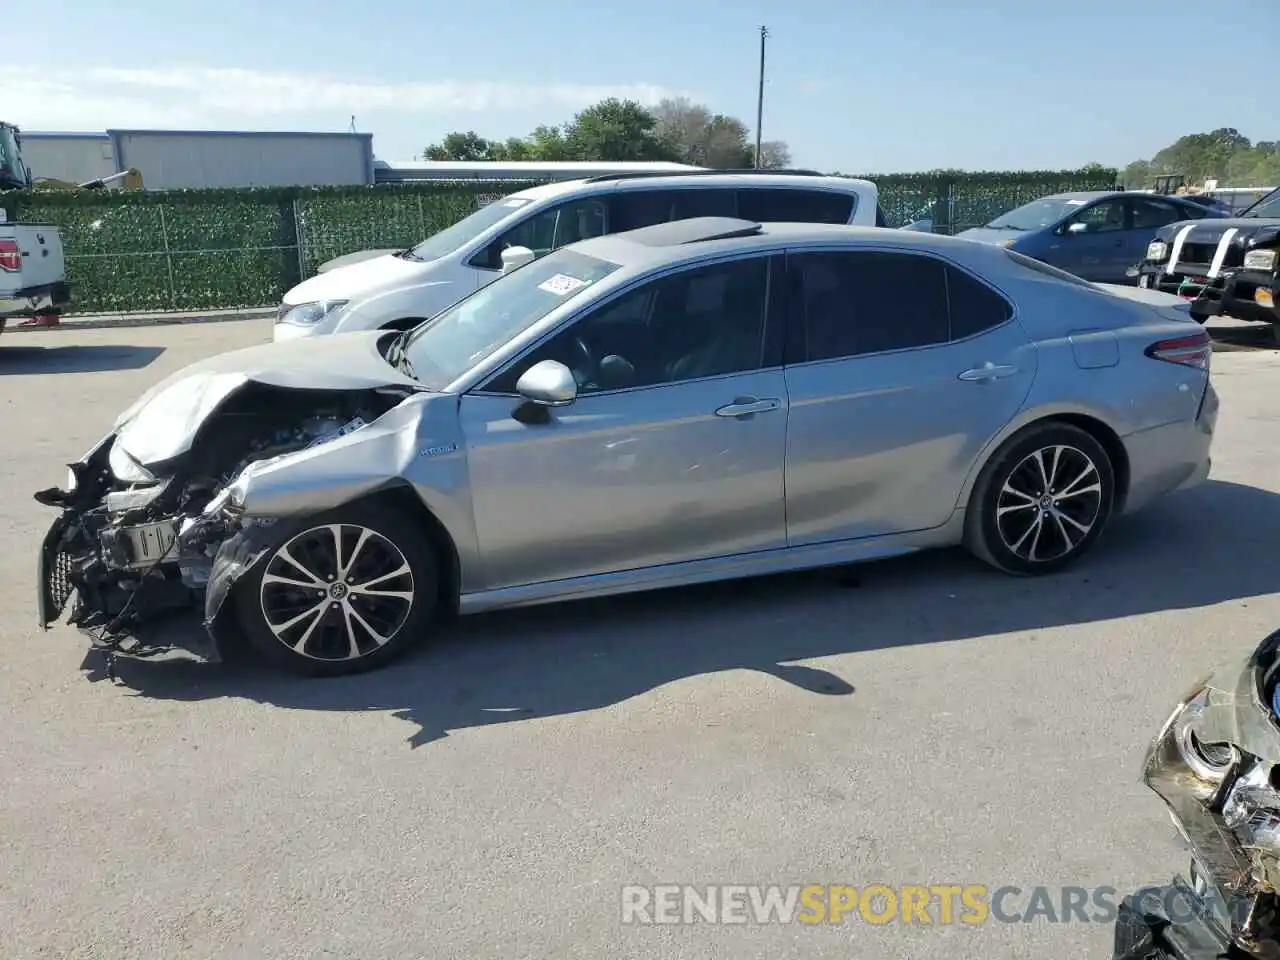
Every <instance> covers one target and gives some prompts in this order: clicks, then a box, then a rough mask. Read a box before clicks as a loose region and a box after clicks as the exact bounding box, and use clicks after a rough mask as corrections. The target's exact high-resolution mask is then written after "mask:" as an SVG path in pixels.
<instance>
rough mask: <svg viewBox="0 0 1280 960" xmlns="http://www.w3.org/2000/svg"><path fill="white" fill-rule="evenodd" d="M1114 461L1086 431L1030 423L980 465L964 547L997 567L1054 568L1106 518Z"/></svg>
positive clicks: (1077, 552)
mask: <svg viewBox="0 0 1280 960" xmlns="http://www.w3.org/2000/svg"><path fill="white" fill-rule="evenodd" d="M1115 489H1116V483H1115V468H1114V466H1113V465H1112V463H1111V458H1110V457H1109V456H1108V455H1107V451H1106V450H1105V449H1104V448H1103V446H1102V444H1100V443H1099V442H1098V441H1097V440H1095V439H1094V438H1093V436H1091V435H1090V434H1089V433H1087V432H1086V431H1084V430H1081V429H1080V428H1079V427H1076V426H1072V425H1071V424H1067V423H1060V422H1048V423H1042V424H1034V425H1032V426H1030V427H1028V428H1026V429H1025V430H1023V431H1021V432H1020V433H1017V434H1015V435H1014V436H1012V437H1010V438H1009V439H1008V440H1007V441H1005V443H1004V445H1003V446H1001V447H1000V449H998V450H997V451H996V452H995V454H993V455H992V457H991V459H990V460H989V461H988V462H987V464H986V466H985V467H983V470H982V473H981V474H980V475H979V477H978V482H977V483H976V484H975V485H974V490H973V495H972V497H971V498H970V501H969V509H968V511H967V514H966V518H965V538H964V541H965V546H966V547H967V548H968V549H969V550H970V552H972V553H973V554H974V555H975V556H977V557H978V558H979V559H980V560H984V561H985V562H987V563H989V564H991V565H992V566H993V567H995V568H996V569H998V570H1003V571H1004V572H1005V573H1011V574H1016V575H1021V576H1029V575H1038V574H1046V573H1053V572H1055V571H1057V570H1061V569H1063V568H1064V567H1066V566H1068V565H1069V564H1071V563H1074V562H1075V561H1076V560H1077V559H1079V557H1081V556H1082V555H1083V554H1084V553H1085V552H1086V551H1087V550H1088V549H1089V548H1090V547H1091V546H1093V544H1094V542H1095V541H1096V540H1097V539H1098V537H1099V536H1100V535H1101V534H1102V530H1103V528H1104V527H1105V526H1106V524H1107V521H1108V520H1110V518H1111V512H1112V508H1113V506H1114V504H1115Z"/></svg>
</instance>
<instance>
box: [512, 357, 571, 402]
mask: <svg viewBox="0 0 1280 960" xmlns="http://www.w3.org/2000/svg"><path fill="white" fill-rule="evenodd" d="M516 392H517V393H518V394H520V396H521V397H523V398H524V399H525V400H526V401H527V402H529V403H533V404H536V405H538V406H540V407H565V406H568V405H569V404H571V403H573V401H575V400H577V399H578V381H577V380H575V379H574V378H573V371H572V370H570V369H569V368H568V367H566V366H565V365H564V364H563V363H560V362H558V361H556V360H543V361H542V362H541V363H535V364H534V365H533V366H532V367H530V368H529V369H528V370H526V371H525V372H524V374H523V375H522V376H521V377H520V379H519V380H517V381H516Z"/></svg>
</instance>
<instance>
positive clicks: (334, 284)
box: [283, 254, 432, 307]
mask: <svg viewBox="0 0 1280 960" xmlns="http://www.w3.org/2000/svg"><path fill="white" fill-rule="evenodd" d="M431 266H432V261H427V262H425V263H423V262H421V261H418V260H406V259H404V257H397V256H393V255H392V254H385V255H382V256H376V257H373V258H371V259H369V260H361V261H360V262H358V263H350V264H347V265H345V266H340V267H334V268H333V269H332V270H326V271H325V272H324V273H317V274H316V275H315V276H314V277H311V278H310V279H309V280H303V281H302V282H301V283H300V284H298V285H297V286H296V287H294V288H293V289H291V290H290V291H289V292H288V293H286V294H285V295H284V301H283V302H284V303H285V304H286V305H288V306H291V307H294V306H297V305H298V304H301V303H318V302H319V301H322V300H355V299H357V298H359V297H365V296H368V295H369V294H372V293H379V292H381V291H383V290H388V289H393V288H395V287H399V286H403V285H405V284H408V283H410V282H412V281H415V280H420V279H421V278H422V277H423V276H424V274H425V273H427V272H428V271H429V270H430V269H431Z"/></svg>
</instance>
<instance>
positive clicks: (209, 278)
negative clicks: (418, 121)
mask: <svg viewBox="0 0 1280 960" xmlns="http://www.w3.org/2000/svg"><path fill="white" fill-rule="evenodd" d="M869 179H871V180H873V181H874V182H875V183H876V184H877V186H878V187H879V190H880V203H881V207H882V208H883V209H884V211H885V216H886V219H887V220H888V223H889V225H890V226H902V225H904V224H906V223H909V222H913V221H915V222H918V221H922V220H928V221H931V226H932V229H933V230H934V231H935V232H938V233H956V232H958V231H959V230H963V229H965V228H967V227H970V226H975V225H980V224H983V223H986V222H988V221H990V220H991V219H993V218H994V217H996V216H998V215H1000V214H1001V213H1003V212H1004V211H1006V210H1009V209H1012V208H1013V207H1015V206H1018V205H1019V204H1022V203H1026V202H1027V201H1029V200H1033V199H1035V198H1036V197H1039V196H1043V195H1045V194H1047V193H1054V192H1059V191H1064V190H1100V189H1110V188H1111V186H1112V185H1113V184H1114V182H1115V171H1114V170H1102V171H1100V170H1097V169H1090V170H1084V171H1077V172H1072V171H1065V172H1061V173H1057V172H1047V173H1008V174H999V173H984V174H969V175H887V176H885V175H870V176H869ZM530 185H531V184H529V183H519V182H510V181H502V182H492V181H491V182H476V181H472V182H467V183H433V184H417V185H412V186H377V187H335V188H287V189H265V190H264V189H254V190H183V191H164V192H162V191H154V192H153V191H137V192H134V191H111V192H103V191H92V192H90V191H84V192H78V193H40V192H29V193H25V194H6V196H5V206H6V208H8V209H9V211H10V215H11V216H16V218H17V219H18V220H20V221H23V222H28V223H31V222H40V223H50V224H54V225H56V226H58V227H59V228H60V229H61V233H62V240H63V245H64V249H65V251H66V259H67V279H68V280H69V281H70V283H71V284H72V293H73V297H74V303H75V310H76V311H77V312H88V313H114V312H122V313H146V312H152V311H198V310H221V309H234V308H239V307H263V306H272V305H274V304H276V303H279V302H280V298H281V296H282V295H283V294H284V293H285V291H287V290H288V289H289V288H290V287H292V286H293V285H294V284H296V283H299V282H300V281H302V280H303V279H304V278H306V277H309V276H312V275H313V274H315V273H316V272H317V268H318V267H319V266H320V265H321V264H322V263H324V262H325V261H327V260H331V259H333V258H335V257H340V256H343V255H344V254H348V253H355V252H357V251H360V250H369V249H389V248H400V247H409V246H413V245H414V244H416V243H417V242H419V241H420V240H422V239H424V238H425V237H427V236H430V235H431V234H433V233H436V232H437V231H439V230H443V229H444V228H445V227H447V226H450V225H451V224H453V223H456V222H457V221H458V220H460V219H461V218H462V217H464V216H466V215H467V214H469V213H470V212H471V211H473V210H475V209H476V208H477V206H481V205H483V204H486V203H490V202H493V201H494V200H496V199H499V198H500V197H502V196H504V195H506V194H509V193H512V192H515V191H516V190H521V189H523V188H524V187H527V186H530Z"/></svg>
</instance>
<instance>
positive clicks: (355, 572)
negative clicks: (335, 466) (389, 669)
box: [235, 504, 439, 677]
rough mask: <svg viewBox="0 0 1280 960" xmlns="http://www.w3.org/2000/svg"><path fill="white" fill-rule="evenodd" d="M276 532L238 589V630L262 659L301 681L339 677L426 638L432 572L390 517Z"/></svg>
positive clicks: (399, 519)
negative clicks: (240, 628) (283, 669)
mask: <svg viewBox="0 0 1280 960" xmlns="http://www.w3.org/2000/svg"><path fill="white" fill-rule="evenodd" d="M281 527H282V528H283V529H282V530H281V532H280V537H279V539H278V540H277V541H276V543H275V545H274V546H273V547H272V548H271V549H270V550H269V552H268V553H267V555H266V557H265V558H264V559H263V560H262V561H261V562H260V563H258V564H257V565H256V566H255V567H254V569H253V571H252V573H250V574H249V575H248V576H246V577H245V578H244V579H243V580H242V581H241V582H240V583H239V584H237V587H236V598H235V601H236V612H237V613H238V615H239V621H240V625H241V626H242V628H243V629H244V631H245V634H246V635H247V637H248V639H249V642H250V643H251V644H252V645H253V646H254V647H255V648H256V649H257V650H258V652H259V653H261V654H262V655H263V656H264V657H266V658H267V659H268V660H270V661H271V662H273V663H275V664H276V665H278V666H281V667H284V668H285V669H287V670H290V671H291V672H293V673H297V674H301V675H303V676H312V677H316V676H325V677H332V676H345V675H350V674H356V673H364V672H366V671H368V670H374V669H377V668H379V667H383V666H385V665H387V664H389V663H391V662H392V661H393V660H396V659H398V658H399V657H400V656H402V655H403V654H405V653H406V652H408V650H409V649H411V648H412V647H413V646H414V645H415V644H417V643H419V642H420V641H422V640H423V639H424V637H425V636H426V634H427V633H428V631H429V630H430V628H431V626H432V625H433V623H434V621H435V614H436V608H437V605H438V596H439V587H438V580H437V570H438V566H437V563H436V557H435V554H434V552H433V550H432V548H431V545H430V543H429V542H428V541H427V539H426V537H424V536H423V535H422V534H421V533H420V532H418V530H416V529H415V527H414V526H413V525H412V524H410V523H406V522H405V518H404V517H403V516H401V515H400V514H399V513H398V512H396V511H394V510H390V509H387V508H386V507H383V506H380V505H376V504H352V505H349V506H344V507H339V508H337V509H336V510H332V511H329V512H327V513H325V514H321V515H319V516H314V517H308V518H307V519H306V520H305V521H303V522H299V523H292V524H281Z"/></svg>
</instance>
